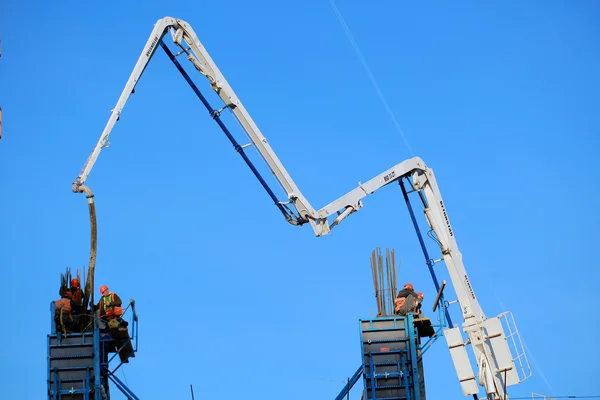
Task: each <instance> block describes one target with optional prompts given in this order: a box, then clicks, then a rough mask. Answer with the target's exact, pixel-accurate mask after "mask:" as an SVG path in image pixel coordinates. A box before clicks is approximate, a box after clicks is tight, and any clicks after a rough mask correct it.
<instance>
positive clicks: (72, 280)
mask: <svg viewBox="0 0 600 400" xmlns="http://www.w3.org/2000/svg"><path fill="white" fill-rule="evenodd" d="M71 286H75V287H77V286H79V279H77V278H73V279H71Z"/></svg>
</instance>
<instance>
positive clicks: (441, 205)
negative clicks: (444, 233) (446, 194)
mask: <svg viewBox="0 0 600 400" xmlns="http://www.w3.org/2000/svg"><path fill="white" fill-rule="evenodd" d="M440 207H442V212H443V213H444V218H445V219H446V226H447V227H448V232H450V236H454V233H452V227H451V226H450V220H449V219H448V214H446V208H445V207H444V202H443V201H441V200H440Z"/></svg>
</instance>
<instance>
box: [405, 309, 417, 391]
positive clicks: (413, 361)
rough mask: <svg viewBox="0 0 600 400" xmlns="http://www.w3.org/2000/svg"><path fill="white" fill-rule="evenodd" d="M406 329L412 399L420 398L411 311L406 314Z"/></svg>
mask: <svg viewBox="0 0 600 400" xmlns="http://www.w3.org/2000/svg"><path fill="white" fill-rule="evenodd" d="M405 328H406V331H407V333H408V339H409V346H410V369H411V371H412V388H413V394H414V396H413V400H420V399H421V390H420V385H419V364H418V359H417V339H416V335H415V325H414V322H413V315H412V313H408V315H406V326H405Z"/></svg>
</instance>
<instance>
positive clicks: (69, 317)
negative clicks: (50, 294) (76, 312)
mask: <svg viewBox="0 0 600 400" xmlns="http://www.w3.org/2000/svg"><path fill="white" fill-rule="evenodd" d="M72 296H73V294H72V293H71V291H70V290H66V291H64V292H63V294H62V295H61V298H60V300H56V301H55V302H54V323H56V326H57V327H58V326H60V329H61V331H62V332H63V334H67V333H70V332H71V329H72V328H73V325H74V323H75V321H74V319H73V314H72V308H73V307H72V305H71V297H72Z"/></svg>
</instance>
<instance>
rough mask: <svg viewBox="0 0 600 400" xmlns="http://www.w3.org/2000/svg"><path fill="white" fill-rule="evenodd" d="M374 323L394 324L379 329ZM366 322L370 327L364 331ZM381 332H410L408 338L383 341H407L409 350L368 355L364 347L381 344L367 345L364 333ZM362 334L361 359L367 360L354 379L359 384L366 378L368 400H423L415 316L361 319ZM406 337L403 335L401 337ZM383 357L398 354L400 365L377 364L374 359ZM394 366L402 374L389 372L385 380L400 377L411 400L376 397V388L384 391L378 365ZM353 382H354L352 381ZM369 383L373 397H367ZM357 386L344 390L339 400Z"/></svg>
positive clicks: (370, 353) (395, 363)
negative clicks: (383, 355)
mask: <svg viewBox="0 0 600 400" xmlns="http://www.w3.org/2000/svg"><path fill="white" fill-rule="evenodd" d="M374 321H392V322H393V324H392V327H390V328H379V327H378V328H375V327H374V326H373V322H374ZM363 322H368V323H369V328H367V329H365V330H363V328H362V324H363ZM369 330H372V331H378V332H385V331H387V332H390V333H392V332H394V331H402V330H404V331H406V334H405V335H404V337H399V338H397V339H385V340H382V341H381V342H399V341H405V342H406V349H405V350H391V351H386V352H374V351H371V352H369V353H365V351H364V345H365V344H366V343H369V344H370V343H377V342H378V341H373V340H371V341H369V342H365V339H364V332H365V331H369ZM359 331H360V345H361V360H363V363H362V365H361V367H360V368H359V370H358V371H357V372H356V373H355V375H354V376H353V379H355V380H356V381H358V379H359V378H360V375H362V376H363V385H364V391H365V400H396V399H398V400H399V399H403V400H420V388H419V366H418V361H419V359H420V357H419V356H418V355H417V351H418V350H420V346H419V338H418V335H417V332H416V328H415V326H414V323H413V316H412V314H408V315H407V316H406V317H404V316H390V317H383V318H375V319H364V320H359ZM399 336H402V335H399ZM381 354H398V356H399V358H400V361H399V362H383V363H374V361H373V356H374V355H381ZM367 357H368V363H366V362H365V359H366V358H367ZM384 365H387V366H390V365H395V366H397V368H398V372H385V373H384V376H385V378H398V380H399V382H400V383H401V384H400V386H402V387H404V389H405V391H406V393H407V397H392V398H384V399H382V398H377V395H376V389H378V388H381V387H378V384H377V378H380V377H381V376H378V373H377V366H384ZM367 366H368V367H369V368H368V371H369V372H368V373H367ZM349 383H350V382H349ZM367 383H370V386H371V393H370V395H371V397H367V396H369V393H368V391H367ZM352 386H353V384H352V385H350V384H347V385H346V386H345V387H344V389H342V391H341V392H340V394H339V395H338V397H336V400H341V398H343V396H344V395H346V394H347V393H348V392H349V390H350V389H351V388H352Z"/></svg>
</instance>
